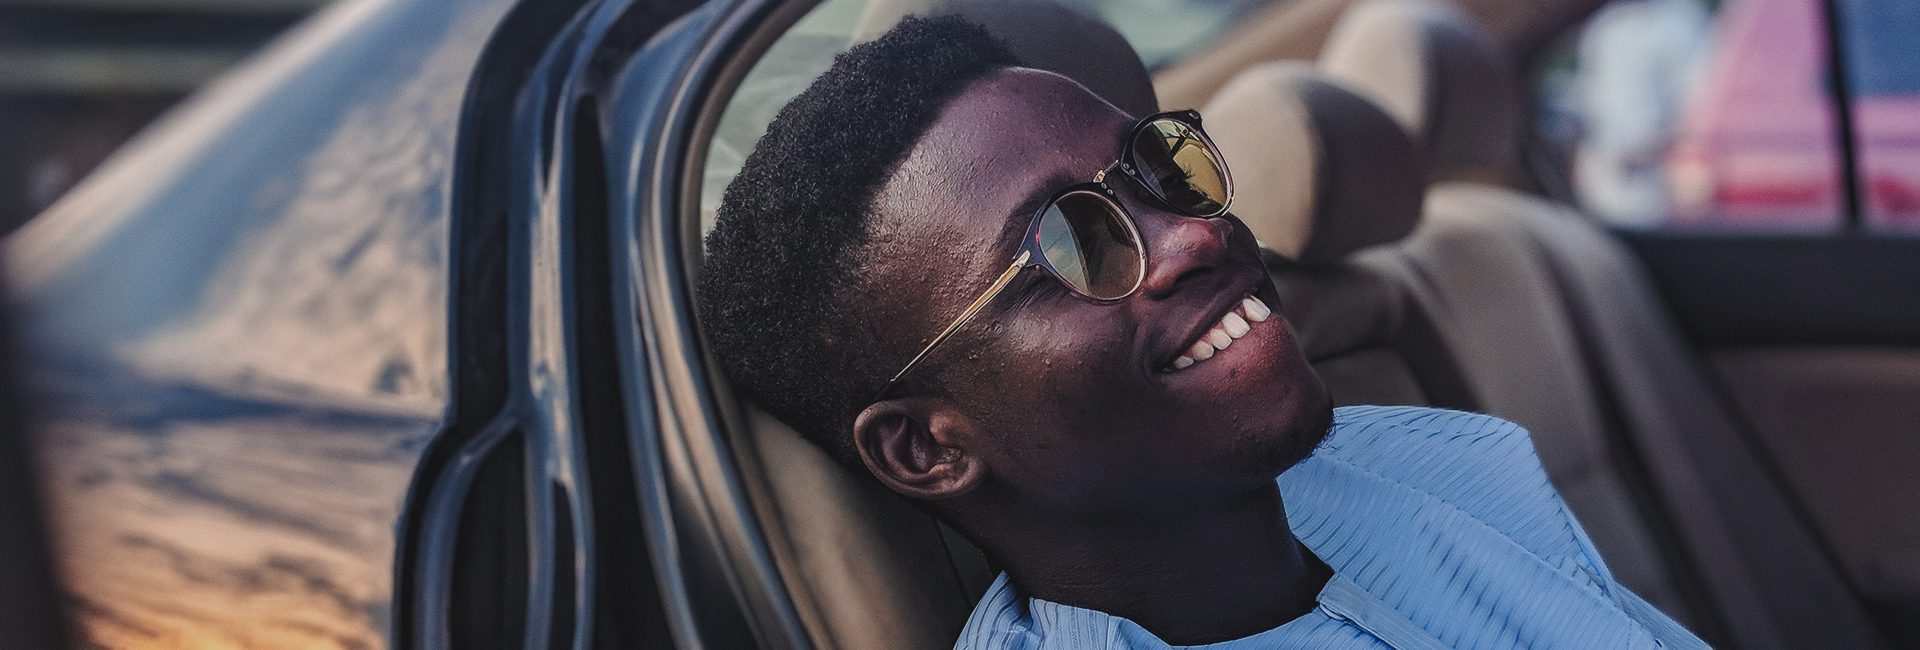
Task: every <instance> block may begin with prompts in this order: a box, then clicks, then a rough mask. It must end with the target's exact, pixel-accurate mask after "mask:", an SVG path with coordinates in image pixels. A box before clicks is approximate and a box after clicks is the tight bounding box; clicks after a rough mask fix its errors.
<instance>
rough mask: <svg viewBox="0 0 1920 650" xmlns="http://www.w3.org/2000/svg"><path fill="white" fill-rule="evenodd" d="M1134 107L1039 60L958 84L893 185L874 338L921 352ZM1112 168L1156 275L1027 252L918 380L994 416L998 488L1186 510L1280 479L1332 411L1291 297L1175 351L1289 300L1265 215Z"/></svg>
mask: <svg viewBox="0 0 1920 650" xmlns="http://www.w3.org/2000/svg"><path fill="white" fill-rule="evenodd" d="M1133 123H1134V121H1133V119H1132V118H1129V117H1127V116H1126V115H1124V114H1122V113H1120V112H1119V111H1118V110H1116V109H1114V108H1113V107H1112V106H1110V105H1108V104H1106V103H1105V102H1103V101H1101V100H1100V99H1098V98H1096V97H1094V96H1093V95H1092V94H1090V93H1088V92H1087V91H1086V90H1085V89H1083V88H1081V87H1080V86H1079V85H1078V84H1075V83H1073V82H1072V81H1069V80H1067V79H1065V78H1063V77H1059V76H1057V75H1053V74H1050V73H1044V72H1039V71H1034V70H1027V69H1011V70H1005V71H1001V72H998V73H995V74H993V75H990V76H989V77H987V78H985V79H983V80H981V81H979V82H976V83H974V84H973V85H971V86H969V87H968V89H967V90H965V91H964V92H963V93H962V94H960V95H959V96H958V97H956V98H955V99H954V100H953V101H952V102H950V103H949V104H948V105H947V106H946V108H945V109H944V110H943V112H942V113H941V115H940V117H939V118H938V120H937V121H936V122H935V123H934V124H933V125H932V126H931V127H930V128H929V130H928V131H927V132H926V133H925V135H924V136H922V138H921V139H920V140H919V142H918V143H917V145H916V146H915V148H914V150H913V151H912V152H911V153H910V154H909V156H908V157H907V159H906V160H905V161H904V162H903V163H902V165H901V167H900V169H899V170H898V171H897V172H896V174H895V175H894V176H893V178H892V179H891V180H890V181H889V183H888V184H887V185H886V186H885V187H884V188H883V189H882V191H881V192H880V193H879V196H878V197H877V199H876V204H875V205H876V216H875V232H874V237H873V242H874V244H873V248H872V250H871V251H870V252H871V253H872V257H874V258H876V259H877V260H878V261H877V262H876V263H875V264H874V265H873V268H872V269H871V270H872V276H871V277H870V279H871V280H872V281H873V282H874V283H875V284H876V285H877V287H878V290H877V291H876V293H877V294H878V295H876V296H875V297H874V301H873V302H874V304H873V310H872V312H871V315H872V316H874V317H875V318H876V325H875V328H876V330H879V331H881V332H882V333H880V334H878V335H877V336H876V338H877V339H879V340H877V341H875V342H874V343H875V344H878V345H883V346H885V347H883V348H882V349H887V350H897V351H898V352H897V354H898V356H899V357H900V360H901V362H903V363H904V362H905V361H906V359H907V358H908V357H910V356H911V355H912V353H913V352H914V351H917V347H916V343H918V342H923V341H925V340H926V339H927V338H928V337H931V336H932V335H933V334H934V333H936V332H938V331H939V329H940V328H942V327H944V326H945V325H946V324H947V323H948V322H949V321H951V319H952V318H953V317H954V316H955V315H957V314H958V313H959V312H960V311H961V310H962V309H963V308H964V307H965V305H966V304H967V303H968V302H970V301H972V300H973V299H974V298H975V297H977V296H979V295H980V294H981V293H982V292H983V291H984V290H985V289H986V287H987V285H988V284H989V283H990V282H992V280H993V279H994V277H995V276H997V275H998V274H999V272H1000V271H1002V270H1004V269H1005V268H1006V267H1007V265H1008V263H1010V262H1011V261H1012V257H1013V255H1014V252H1015V250H1016V247H1017V240H1018V238H1019V236H1020V235H1021V233H1022V232H1023V231H1024V229H1025V226H1026V225H1027V224H1028V222H1029V221H1030V220H1031V218H1032V216H1033V213H1034V211H1035V209H1036V208H1037V207H1038V203H1039V202H1041V201H1044V200H1045V199H1046V198H1047V197H1048V196H1050V195H1051V194H1052V193H1053V192H1055V191H1056V190H1058V189H1060V188H1061V187H1064V186H1065V185H1068V184H1071V183H1075V182H1084V181H1087V180H1091V178H1092V176H1093V174H1094V172H1095V171H1097V170H1100V169H1102V168H1104V167H1106V166H1107V165H1108V164H1109V163H1111V162H1113V161H1114V160H1115V159H1116V158H1117V157H1118V156H1119V154H1120V149H1121V142H1122V140H1123V138H1124V137H1125V136H1126V135H1127V133H1128V131H1129V129H1130V127H1131V126H1132V125H1133ZM1229 162H1231V161H1229ZM1108 180H1109V182H1110V183H1111V184H1112V185H1113V187H1114V189H1115V190H1116V191H1117V192H1118V194H1119V196H1118V200H1119V202H1120V203H1121V204H1122V205H1124V206H1125V207H1126V208H1127V210H1128V211H1129V212H1131V213H1132V215H1133V217H1134V219H1135V220H1136V221H1137V223H1138V225H1139V229H1140V234H1141V237H1142V238H1143V240H1144V243H1145V246H1146V249H1147V271H1146V273H1147V275H1146V279H1145V282H1144V283H1143V284H1142V286H1141V287H1140V289H1139V290H1138V291H1137V292H1135V293H1134V294H1133V295H1131V296H1129V297H1127V298H1126V299H1124V300H1122V301H1120V302H1117V303H1107V304H1102V303H1096V302H1093V301H1091V300H1088V299H1085V298H1082V297H1080V296H1078V295H1075V294H1073V293H1072V292H1071V291H1069V290H1068V289H1067V288H1066V287H1065V286H1063V285H1062V284H1061V283H1060V282H1059V281H1057V280H1055V279H1054V278H1053V277H1052V276H1050V275H1048V274H1047V273H1046V272H1044V271H1041V270H1038V269H1030V270H1027V271H1025V272H1023V273H1022V274H1021V275H1020V276H1019V278H1017V279H1016V280H1015V282H1014V283H1013V284H1012V285H1010V286H1009V287H1008V288H1007V290H1006V291H1005V292H1004V293H1003V294H1002V295H1001V296H1000V297H999V298H998V299H997V300H995V301H994V303H993V304H992V305H990V306H989V307H988V308H987V311H985V312H982V314H981V315H980V316H979V317H978V318H976V319H975V320H973V321H972V322H971V323H969V324H968V325H967V326H966V328H965V330H963V332H962V333H961V334H960V335H958V336H956V337H955V338H954V339H952V340H950V341H948V342H947V343H945V344H943V345H942V346H940V347H939V348H938V349H937V350H936V351H935V352H934V354H933V356H932V357H929V358H928V359H927V361H926V362H925V363H924V364H923V365H922V366H919V367H916V368H915V370H914V371H913V374H912V375H910V376H909V379H908V381H910V382H913V381H916V380H917V381H918V383H919V385H920V386H923V387H931V388H930V390H933V391H937V394H939V395H942V396H944V397H945V398H946V399H948V400H950V401H951V403H952V404H954V406H955V408H956V410H958V411H960V412H962V413H964V414H965V416H966V417H968V418H970V419H971V420H973V421H974V422H975V423H977V424H978V425H979V426H978V427H977V428H978V430H979V431H980V432H981V433H980V434H979V435H978V436H976V437H977V438H978V439H976V440H967V441H964V443H963V445H962V446H963V447H965V449H966V452H967V453H969V454H973V455H975V456H977V457H978V458H980V459H982V460H984V462H985V464H986V466H987V468H988V469H987V472H986V476H985V477H984V482H983V484H982V485H983V487H984V488H986V489H989V490H994V491H996V492H997V493H1000V494H1005V495H1008V496H1009V497H1010V498H1014V499H1018V500H1020V501H1022V502H1024V503H1026V504H1028V507H1032V508H1037V509H1040V510H1043V511H1046V512H1049V513H1054V514H1057V515H1059V516H1063V517H1074V516H1085V517H1093V518H1098V517H1109V516H1111V515H1115V514H1122V513H1126V514H1132V515H1139V514H1141V513H1143V512H1151V511H1155V510H1157V511H1160V512H1164V513H1168V514H1170V515H1177V513H1179V512H1180V511H1181V509H1182V508H1184V507H1191V504H1192V503H1194V502H1195V501H1194V499H1197V498H1199V499H1204V498H1216V499H1217V498H1222V497H1223V496H1229V497H1230V496H1231V495H1232V494H1235V493H1239V492H1247V491H1250V490H1253V489H1257V488H1260V487H1263V486H1265V485H1266V484H1268V483H1269V482H1270V481H1272V479H1273V477H1274V476H1276V475H1278V474H1279V473H1280V472H1281V471H1283V470H1284V469H1286V468H1287V467H1288V466H1290V465H1291V464H1293V463H1294V462H1297V461H1298V460H1299V459H1301V458H1303V457H1304V456H1305V455H1306V453H1308V452H1309V451H1310V450H1311V449H1312V446H1313V445H1314V444H1317V443H1318V442H1319V440H1320V439H1321V437H1322V436H1324V434H1325V431H1326V427H1327V424H1328V421H1329V419H1330V417H1331V416H1330V411H1329V402H1328V399H1327V396H1326V392H1325V389H1324V388H1323V387H1322V386H1321V384H1320V381H1319V379H1318V378H1317V377H1315V376H1314V374H1313V373H1312V371H1311V370H1310V369H1309V368H1308V366H1307V363H1306V361H1305V359H1304V358H1303V356H1302V354H1301V352H1300V349H1299V346H1298V345H1297V344H1296V343H1295V341H1294V338H1293V331H1292V329H1291V328H1290V327H1289V326H1288V325H1287V324H1286V322H1285V321H1284V320H1283V319H1281V318H1279V317H1278V314H1276V315H1275V316H1276V317H1274V318H1270V319H1268V320H1266V321H1265V322H1255V323H1251V329H1250V331H1248V332H1247V333H1246V334H1245V335H1244V336H1242V337H1241V338H1239V339H1237V340H1233V341H1232V343H1231V344H1230V345H1229V346H1228V347H1227V349H1224V350H1221V351H1219V352H1218V353H1216V354H1215V355H1214V356H1213V357H1212V358H1210V359H1207V360H1205V361H1201V362H1199V363H1197V364H1194V365H1192V366H1190V367H1186V368H1184V369H1179V370H1173V369H1172V368H1171V366H1172V364H1173V362H1174V360H1175V359H1176V358H1177V357H1178V356H1180V355H1182V354H1185V353H1186V351H1187V350H1189V349H1190V348H1191V347H1192V346H1193V344H1194V343H1195V341H1196V340H1198V339H1200V338H1202V337H1203V336H1205V335H1206V334H1207V332H1208V331H1209V330H1210V329H1213V328H1214V327H1215V326H1216V324H1218V323H1219V322H1220V321H1221V319H1222V317H1223V316H1224V315H1226V314H1227V313H1228V311H1229V310H1233V309H1235V308H1236V307H1237V306H1239V305H1240V304H1241V302H1242V300H1243V299H1244V298H1246V297H1248V296H1257V297H1258V298H1260V299H1261V300H1262V301H1264V302H1265V303H1266V304H1267V305H1277V301H1276V299H1275V295H1274V290H1273V287H1272V284H1271V281H1270V280H1269V279H1268V277H1267V274H1266V270H1265V267H1264V266H1263V264H1262V263H1261V261H1260V257H1259V253H1258V250H1257V248H1256V244H1255V243H1254V239H1253V235H1252V233H1251V232H1250V231H1248V230H1247V228H1246V226H1245V225H1243V224H1241V223H1240V222H1239V220H1237V219H1233V218H1218V219H1202V218H1195V217H1190V216H1186V215H1184V214H1180V213H1177V212H1174V211H1172V210H1169V209H1167V208H1166V207H1164V206H1162V205H1160V204H1159V203H1157V202H1155V201H1153V200H1152V199H1151V198H1150V197H1149V196H1148V195H1147V194H1146V192H1145V190H1144V189H1142V188H1141V187H1140V186H1139V185H1137V184H1135V183H1134V182H1133V181H1131V180H1130V179H1123V178H1121V177H1120V175H1119V174H1117V173H1116V174H1113V175H1110V176H1109V178H1108ZM889 354H890V355H891V354H895V353H894V352H889ZM1143 509H1145V510H1144V511H1143Z"/></svg>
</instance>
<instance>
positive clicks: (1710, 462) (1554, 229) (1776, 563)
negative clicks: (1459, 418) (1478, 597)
mask: <svg viewBox="0 0 1920 650" xmlns="http://www.w3.org/2000/svg"><path fill="white" fill-rule="evenodd" d="M1506 60H1507V57H1506V56H1505V55H1504V53H1502V52H1500V51H1499V50H1498V48H1497V47H1496V46H1495V45H1493V44H1492V41H1491V40H1490V39H1489V38H1488V36H1487V35H1486V33H1485V32H1484V31H1482V30H1481V29H1480V28H1479V27H1478V26H1477V25H1476V24H1474V23H1473V21H1472V19H1471V18H1469V17H1467V16H1466V15H1465V14H1463V13H1461V12H1459V11H1458V10H1457V9H1454V8H1453V7H1452V6H1450V5H1447V4H1445V3H1442V2H1437V1H1427V0H1367V1H1366V2H1362V3H1359V4H1357V5H1355V6H1354V7H1353V8H1352V9H1351V10H1349V13H1348V14H1347V15H1346V16H1345V17H1344V18H1343V19H1342V21H1341V23H1340V24H1338V25H1337V26H1336V28H1335V30H1334V33H1333V34H1332V36H1331V37H1330V39H1329V41H1328V43H1327V46H1326V49H1325V52H1324V54H1323V56H1322V59H1321V62H1320V63H1321V67H1322V69H1323V70H1325V71H1326V72H1327V74H1329V75H1330V76H1333V77H1335V78H1337V79H1339V80H1340V81H1341V82H1342V83H1344V84H1347V85H1349V86H1350V87H1353V88H1355V89H1357V90H1358V91H1360V92H1361V93H1363V94H1365V95H1366V96H1368V97H1370V98H1373V99H1374V100H1375V101H1377V102H1379V103H1380V104H1381V105H1383V106H1385V107H1387V108H1388V110H1389V111H1390V112H1392V113H1393V114H1394V115H1395V116H1396V118H1398V119H1399V120H1400V122H1401V123H1402V124H1403V125H1404V126H1405V127H1406V128H1407V129H1408V130H1409V131H1410V132H1411V133H1413V134H1415V135H1414V137H1415V138H1416V139H1418V140H1420V141H1421V142H1422V143H1423V144H1424V147H1425V153H1426V155H1427V159H1428V160H1429V162H1430V165H1431V167H1430V172H1431V175H1432V177H1433V179H1434V183H1433V186H1432V188H1431V189H1430V190H1429V192H1428V195H1427V200H1426V213H1425V216H1424V218H1423V220H1422V223H1421V224H1420V226H1419V228H1418V229H1417V230H1415V232H1414V233H1413V235H1412V236H1411V237H1410V238H1409V239H1408V240H1407V241H1406V242H1405V243H1404V244H1403V245H1401V246H1398V247H1396V248H1395V249H1394V250H1392V251H1381V252H1376V253H1375V254H1372V255H1370V256H1367V257H1366V258H1365V259H1364V260H1363V262H1364V263H1366V264H1367V265H1368V266H1371V267H1373V268H1377V269H1380V270H1382V271H1383V272H1385V273H1390V274H1393V275H1396V276H1398V277H1399V278H1400V281H1401V282H1402V283H1403V284H1405V285H1406V286H1409V287H1412V288H1414V289H1415V292H1416V295H1418V296H1419V298H1420V300H1421V302H1422V303H1424V304H1426V305H1427V306H1428V307H1429V308H1430V309H1431V311H1433V312H1434V313H1435V314H1436V315H1437V317H1438V319H1439V321H1440V325H1441V330H1442V333H1443V336H1444V338H1445V339H1446V340H1447V342H1448V344H1449V346H1450V347H1452V348H1453V349H1454V350H1456V351H1457V352H1458V353H1459V360H1460V362H1461V364H1462V368H1463V371H1464V375H1465V376H1466V377H1467V379H1468V381H1469V382H1470V383H1471V384H1472V387H1473V390H1474V392H1475V394H1476V395H1478V396H1479V397H1480V398H1481V399H1482V400H1483V401H1484V405H1485V406H1486V409H1487V411H1488V412H1490V413H1493V414H1495V415H1499V416H1502V417H1506V418H1509V419H1512V420H1514V421H1517V422H1519V423H1520V424H1522V425H1525V426H1527V427H1528V429H1529V430H1530V431H1532V433H1533V436H1534V441H1535V447H1536V448H1537V449H1538V450H1539V453H1540V456H1541V458H1542V460H1543V461H1544V463H1545V465H1546V467H1547V470H1548V474H1549V475H1550V476H1551V477H1552V478H1553V480H1554V482H1555V484H1556V486H1557V487H1558V488H1559V489H1560V491H1561V493H1562V494H1563V495H1564V496H1565V497H1566V500H1567V502H1568V504H1569V506H1570V507H1571V508H1572V510H1573V512H1574V514H1575V516H1576V517H1577V518H1578V519H1579V520H1580V521H1581V522H1582V523H1583V525H1584V526H1585V527H1586V529H1587V530H1588V532H1589V534H1590V535H1591V536H1592V537H1593V540H1594V543H1595V545H1596V547H1598V548H1599V549H1600V551H1601V553H1602V555H1603V556H1604V557H1605V558H1606V560H1607V563H1608V565H1609V568H1610V569H1611V570H1612V571H1613V573H1614V574H1615V576H1616V577H1618V578H1619V579H1620V580H1621V582H1622V583H1624V584H1626V585H1627V586H1628V587H1630V588H1632V589H1634V590H1635V591H1636V592H1637V593H1640V594H1641V595H1642V596H1644V597H1646V598H1647V599H1648V600H1649V601H1651V602H1654V603H1655V604H1657V605H1659V606H1661V607H1662V608H1663V609H1664V610H1665V611H1667V612H1669V613H1670V614H1672V615H1674V616H1675V617H1676V618H1677V619H1679V620H1681V621H1682V622H1683V623H1686V624H1689V626H1690V627H1693V628H1694V629H1696V631H1698V632H1700V633H1701V634H1702V635H1703V636H1705V637H1707V638H1708V640H1710V641H1719V642H1725V643H1732V644H1735V645H1738V646H1741V647H1875V646H1876V645H1879V641H1878V639H1877V638H1875V636H1874V634H1873V632H1872V630H1871V627H1870V626H1869V625H1868V622H1867V620H1866V618H1865V616H1864V615H1863V614H1862V611H1861V609H1860V605H1859V602H1858V600H1857V599H1856V598H1855V597H1854V596H1853V595H1852V594H1851V593H1850V592H1849V589H1848V588H1847V586H1846V584H1845V583H1844V581H1843V580H1842V579H1841V578H1840V577H1839V575H1838V573H1837V572H1836V571H1835V570H1834V567H1833V565H1832V563H1831V561H1830V560H1829V558H1828V557H1826V556H1825V554H1824V553H1823V552H1822V551H1821V549H1820V548H1819V545H1818V543H1817V542H1816V540H1815V539H1814V538H1813V536H1812V535H1811V533H1810V532H1809V529H1808V528H1807V527H1806V526H1805V523H1804V522H1803V521H1802V520H1801V519H1800V518H1799V517H1798V516H1797V513H1796V512H1795V511H1794V508H1793V506H1792V504H1791V503H1790V501H1789V499H1788V497H1787V495H1786V494H1785V493H1784V491H1783V490H1782V488H1781V486H1780V485H1779V484H1778V483H1777V482H1776V481H1773V480H1771V479H1770V478H1769V477H1768V476H1767V475H1766V473H1765V470H1764V465H1763V464H1762V461H1761V460H1760V458H1759V457H1758V456H1757V455H1756V454H1755V453H1754V449H1753V448H1752V447H1751V446H1750V445H1749V444H1748V439H1747V438H1746V437H1745V436H1744V435H1743V434H1742V433H1741V432H1740V431H1739V429H1738V426H1737V424H1736V422H1737V420H1736V419H1735V418H1734V416H1733V415H1732V414H1731V413H1730V412H1729V411H1728V409H1727V407H1726V405H1725V404H1723V403H1722V402H1721V401H1720V400H1719V399H1718V396H1717V395H1716V394H1715V393H1714V391H1713V389H1712V388H1711V386H1710V384H1709V382H1708V381H1707V380H1706V377H1705V374H1704V372H1703V369H1702V368H1700V367H1699V365H1698V362H1697V361H1696V360H1695V359H1694V357H1693V355H1692V351H1691V350H1690V349H1688V347H1687V346H1686V344H1685V342H1684V340H1683V339H1682V338H1681V336H1680V334H1679V332H1678V330H1677V328H1676V327H1675V326H1674V325H1673V323H1672V321H1671V317H1670V316H1669V315H1668V314H1667V313H1666V312H1665V311H1664V309H1663V308H1662V306H1661V305H1660V304H1659V302H1658V298H1657V296H1656V295H1655V293H1654V292H1653V290H1652V288H1651V286H1650V284H1649V283H1648V282H1647V280H1646V278H1645V277H1644V274H1643V272H1642V270H1641V268H1640V267H1639V265H1638V262H1637V261H1636V260H1635V259H1634V258H1633V257H1632V255H1631V254H1629V253H1628V252H1627V251H1626V250H1625V249H1624V247H1623V246H1622V245H1621V244H1620V243H1619V242H1618V241H1617V240H1615V239H1613V238H1612V237H1611V236H1610V235H1608V234H1607V233H1606V232H1604V231H1602V230H1600V229H1599V228H1597V227H1596V226H1594V225H1593V224H1592V223H1591V222H1589V221H1587V220H1585V219H1584V218H1582V217H1581V216H1580V215H1579V214H1577V213H1576V212H1574V211H1572V210H1570V209H1569V208H1567V207H1566V206H1563V205H1558V204H1555V203H1552V202H1550V201H1546V200H1544V199H1541V198H1539V197H1534V196H1530V195H1526V194H1523V193H1520V192H1517V191H1514V190H1512V189H1509V188H1507V187H1505V186H1503V185H1502V184H1501V181H1503V180H1505V179H1510V178H1513V177H1514V175H1515V174H1517V169H1516V168H1517V164H1516V157H1517V152H1518V150H1519V143H1518V137H1519V135H1520V133H1521V124H1520V121H1519V120H1520V114H1521V111H1520V110H1519V102H1520V97H1519V96H1518V88H1517V86H1518V84H1517V82H1516V79H1515V77H1514V74H1513V72H1512V71H1511V70H1510V69H1508V67H1507V66H1506V63H1505V62H1506Z"/></svg>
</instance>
